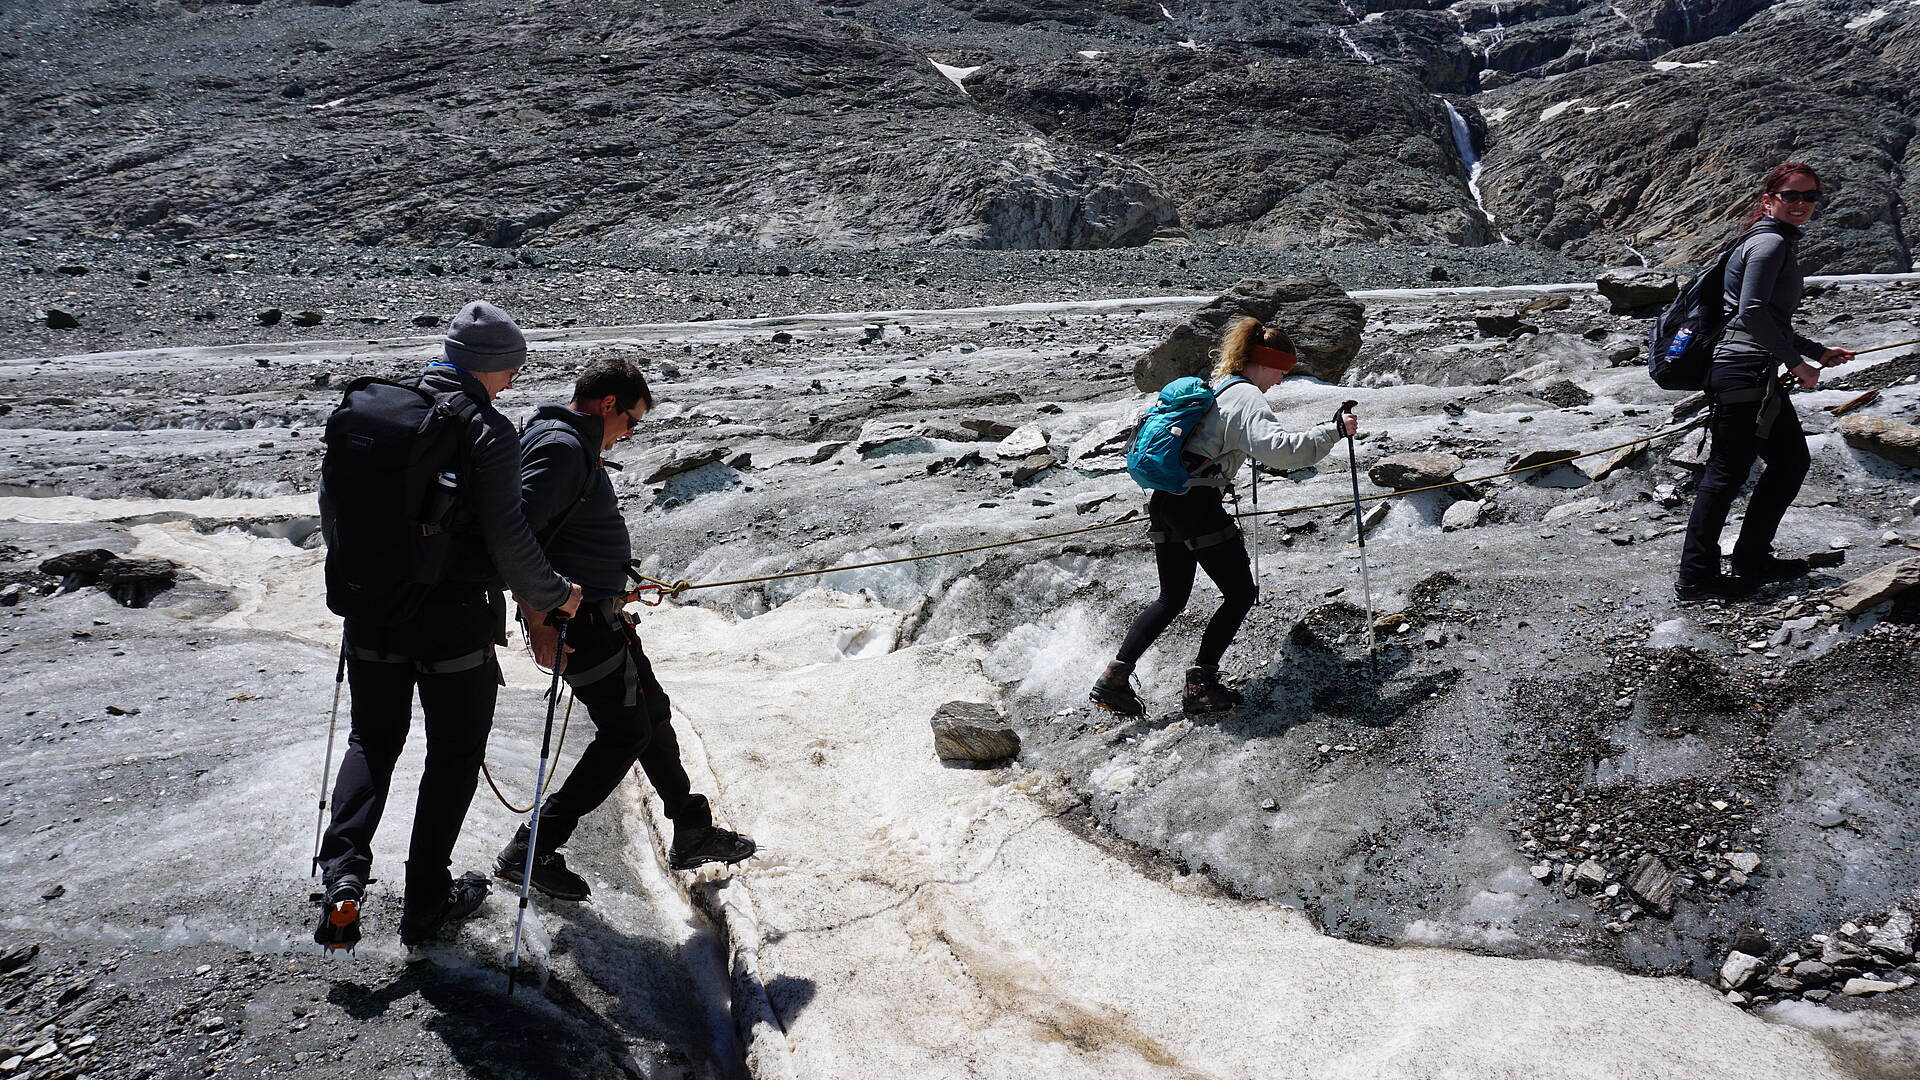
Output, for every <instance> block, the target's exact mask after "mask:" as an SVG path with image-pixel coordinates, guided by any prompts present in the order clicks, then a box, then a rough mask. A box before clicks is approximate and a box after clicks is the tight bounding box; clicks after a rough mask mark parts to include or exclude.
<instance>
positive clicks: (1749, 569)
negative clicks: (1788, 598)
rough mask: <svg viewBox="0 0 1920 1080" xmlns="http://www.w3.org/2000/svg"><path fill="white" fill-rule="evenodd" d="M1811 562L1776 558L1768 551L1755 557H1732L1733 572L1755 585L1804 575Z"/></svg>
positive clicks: (1808, 570) (1809, 569) (1808, 569)
mask: <svg viewBox="0 0 1920 1080" xmlns="http://www.w3.org/2000/svg"><path fill="white" fill-rule="evenodd" d="M1812 569H1813V564H1812V563H1810V562H1808V561H1807V560H1805V559H1776V558H1774V557H1773V554H1772V553H1771V552H1769V553H1768V554H1766V555H1762V556H1760V557H1759V558H1757V559H1734V560H1733V572H1734V574H1736V575H1737V576H1739V578H1740V579H1741V580H1743V581H1751V582H1753V583H1754V584H1756V585H1770V584H1772V583H1774V582H1776V581H1792V580H1793V579H1794V578H1799V577H1806V576H1807V574H1808V573H1809V572H1810V571H1812Z"/></svg>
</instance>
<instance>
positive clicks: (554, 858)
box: [493, 825, 593, 900]
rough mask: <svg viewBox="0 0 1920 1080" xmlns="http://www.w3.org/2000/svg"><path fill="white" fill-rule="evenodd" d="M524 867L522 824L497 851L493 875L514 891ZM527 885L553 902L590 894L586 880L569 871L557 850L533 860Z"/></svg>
mask: <svg viewBox="0 0 1920 1080" xmlns="http://www.w3.org/2000/svg"><path fill="white" fill-rule="evenodd" d="M526 867H527V827H526V826H525V825H522V826H520V831H519V832H517V833H514V834H513V839H512V840H511V841H510V842H508V844H507V846H506V847H505V848H503V849H501V851H500V856H499V858H496V859H494V860H493V876H494V877H497V878H499V879H500V880H501V881H504V882H506V883H507V884H509V885H512V886H513V887H514V888H516V889H518V888H519V887H520V875H521V874H522V873H523V872H524V871H525V870H526ZM529 884H531V885H532V886H533V887H534V888H536V889H539V890H540V891H541V892H543V893H546V894H547V895H548V896H551V897H553V898H554V899H555V900H585V899H586V898H587V897H588V896H590V895H592V893H593V890H592V889H590V888H588V887H587V879H586V878H583V877H581V876H580V875H579V874H576V873H574V872H573V871H572V870H569V869H568V868H567V857H566V856H565V855H562V854H560V853H559V852H558V851H549V852H547V853H546V854H545V855H535V856H534V857H533V878H532V880H531V881H530V882H529Z"/></svg>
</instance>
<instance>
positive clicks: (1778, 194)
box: [1767, 188, 1821, 205]
mask: <svg viewBox="0 0 1920 1080" xmlns="http://www.w3.org/2000/svg"><path fill="white" fill-rule="evenodd" d="M1767 194H1769V195H1771V196H1773V197H1774V198H1776V199H1779V200H1780V201H1781V202H1784V203H1807V204H1808V205H1812V204H1813V203H1817V202H1819V201H1820V195H1821V192H1820V189H1819V188H1814V189H1813V190H1812V191H1769V192H1767Z"/></svg>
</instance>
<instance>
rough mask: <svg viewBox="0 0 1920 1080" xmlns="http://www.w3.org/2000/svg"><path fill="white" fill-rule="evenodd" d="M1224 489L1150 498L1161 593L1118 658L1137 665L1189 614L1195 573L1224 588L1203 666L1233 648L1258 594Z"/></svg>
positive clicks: (1199, 660) (1201, 656) (1204, 640)
mask: <svg viewBox="0 0 1920 1080" xmlns="http://www.w3.org/2000/svg"><path fill="white" fill-rule="evenodd" d="M1222 495H1223V491H1222V489H1220V488H1217V487H1215V488H1208V487H1203V488H1194V489H1192V490H1190V491H1187V492H1185V493H1184V494H1179V495H1176V494H1174V493H1172V492H1169V491H1156V492H1154V493H1153V497H1152V498H1150V499H1148V500H1147V519H1148V522H1149V528H1150V530H1151V531H1149V532H1148V534H1147V535H1148V536H1149V537H1151V538H1152V540H1153V561H1154V565H1155V567H1156V568H1157V569H1158V571H1159V575H1160V595H1159V596H1157V597H1155V598H1154V600H1153V602H1152V603H1150V604H1148V605H1147V607H1146V610H1144V611H1142V612H1141V613H1140V614H1139V615H1138V616H1136V617H1135V618H1134V620H1133V625H1132V626H1130V627H1128V628H1127V636H1126V639H1125V640H1124V641H1122V642H1121V643H1120V653H1119V655H1118V657H1117V659H1119V660H1120V661H1121V662H1123V663H1128V664H1131V663H1134V662H1136V661H1138V660H1139V659H1140V657H1141V656H1142V655H1143V654H1145V653H1146V651H1147V647H1148V646H1150V645H1152V644H1153V643H1154V642H1155V641H1157V640H1158V639H1159V637H1160V635H1161V634H1163V633H1165V632H1166V629H1167V627H1168V626H1170V625H1172V623H1173V620H1174V619H1175V618H1176V617H1177V616H1178V615H1179V614H1180V613H1181V612H1182V611H1185V610H1186V607H1187V601H1188V599H1189V598H1191V596H1192V595H1193V573H1194V570H1195V569H1200V570H1205V571H1206V572H1207V577H1209V578H1211V579H1212V580H1213V584H1214V585H1215V586H1216V587H1217V588H1218V589H1219V590H1220V606H1219V607H1218V608H1216V609H1215V610H1214V612H1213V617H1212V618H1211V619H1208V620H1207V628H1206V630H1205V632H1203V633H1202V634H1201V635H1200V651H1199V652H1198V653H1196V654H1195V656H1194V661H1193V662H1194V664H1195V665H1196V666H1199V667H1218V666H1219V664H1220V658H1221V657H1222V656H1224V655H1226V652H1227V646H1229V645H1231V644H1233V635H1234V634H1236V633H1238V632H1239V630H1240V624H1241V622H1243V621H1244V620H1245V619H1246V617H1247V612H1249V611H1252V610H1253V604H1254V600H1255V598H1256V597H1257V595H1258V593H1257V590H1256V587H1255V585H1254V581H1253V567H1252V565H1251V563H1250V562H1249V560H1248V558H1247V545H1246V541H1245V540H1243V539H1242V538H1241V536H1240V528H1239V526H1237V525H1235V524H1234V521H1233V518H1232V517H1231V516H1230V515H1229V514H1228V513H1227V511H1226V508H1225V507H1224V506H1222V505H1221V497H1222Z"/></svg>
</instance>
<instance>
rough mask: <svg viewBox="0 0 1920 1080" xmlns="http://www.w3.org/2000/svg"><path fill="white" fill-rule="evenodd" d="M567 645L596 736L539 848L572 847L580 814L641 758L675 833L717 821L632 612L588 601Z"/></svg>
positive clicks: (551, 813) (557, 800)
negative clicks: (692, 776) (684, 760)
mask: <svg viewBox="0 0 1920 1080" xmlns="http://www.w3.org/2000/svg"><path fill="white" fill-rule="evenodd" d="M567 644H568V645H569V646H571V647H572V648H573V652H572V653H570V654H568V656H567V672H566V679H567V683H568V685H570V686H572V687H573V693H574V697H575V698H576V699H577V700H578V701H579V702H580V704H582V705H585V706H586V707H587V714H588V715H589V716H591V717H592V718H593V728H594V732H593V741H592V742H590V743H588V744H587V749H586V750H585V752H583V753H582V754H581V755H580V760H579V761H577V762H575V763H574V766H573V771H572V772H571V773H569V774H568V775H567V780H566V783H564V784H562V785H560V789H559V790H558V791H555V792H554V793H553V794H552V796H551V797H549V798H548V799H547V802H546V805H545V806H543V807H541V808H540V839H539V843H540V852H541V853H542V854H545V853H547V852H550V851H552V850H554V849H555V848H557V847H560V846H561V845H563V844H565V843H566V842H567V839H568V838H569V837H571V836H572V835H573V830H574V827H575V826H576V825H578V824H579V823H580V819H581V818H582V817H584V816H586V815H587V814H588V813H590V812H592V811H593V809H594V808H595V807H597V806H599V805H600V804H601V803H603V802H605V801H606V800H607V796H609V795H611V794H613V791H614V789H615V788H617V787H619V786H620V781H621V780H622V779H623V778H624V777H625V776H626V775H627V773H628V772H629V771H630V770H631V769H632V768H633V765H634V762H636V761H637V762H639V763H640V768H641V769H642V770H643V771H644V772H645V773H646V774H647V782H648V783H650V784H652V785H653V790H654V791H656V792H658V793H659V795H660V801H661V803H663V804H664V805H665V806H666V811H667V817H668V818H669V819H670V820H672V822H673V825H674V830H675V831H676V832H679V831H681V830H685V829H689V828H696V827H700V828H704V827H706V826H708V825H711V824H712V823H713V817H712V810H711V809H710V808H709V806H708V805H707V800H706V798H705V797H704V796H701V795H696V794H694V793H693V783H692V781H691V780H689V779H688V777H687V770H686V769H685V768H683V767H682V766H681V764H680V741H679V740H678V739H677V738H675V737H674V733H673V711H672V703H671V702H670V701H669V700H668V699H667V692H666V691H665V690H663V689H661V687H660V681H659V680H658V679H655V678H654V677H653V664H652V663H650V662H649V661H648V660H647V654H646V653H645V652H643V651H642V650H641V648H640V637H639V635H638V634H635V633H634V632H633V628H632V627H631V626H630V625H628V623H627V621H626V616H625V615H623V614H621V613H620V612H619V611H617V610H616V609H615V608H614V607H613V605H612V604H610V603H607V602H604V601H603V602H601V603H598V604H586V605H582V607H581V609H580V616H579V618H576V619H574V620H573V621H572V622H571V623H569V624H568V626H567Z"/></svg>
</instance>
